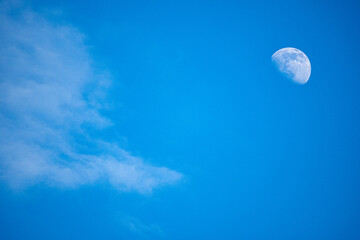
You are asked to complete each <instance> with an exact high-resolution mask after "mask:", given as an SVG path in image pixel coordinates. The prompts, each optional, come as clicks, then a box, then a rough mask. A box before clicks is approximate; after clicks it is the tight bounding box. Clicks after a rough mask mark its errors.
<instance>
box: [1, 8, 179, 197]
mask: <svg viewBox="0 0 360 240" xmlns="http://www.w3.org/2000/svg"><path fill="white" fill-rule="evenodd" d="M10 10H13V9H11V8H9V6H7V7H6V8H4V7H0V35H1V38H0V92H1V95H0V174H1V178H2V179H3V180H5V181H6V182H8V183H9V184H10V185H11V186H13V187H25V186H29V185H33V184H36V183H45V184H48V185H51V186H58V187H77V186H80V185H83V184H93V183H95V182H99V181H107V182H109V183H110V184H112V185H113V186H115V187H116V188H118V189H119V190H122V191H132V190H135V191H138V192H141V193H146V192H151V191H152V189H154V188H156V187H159V186H162V185H167V184H174V183H177V182H178V181H179V180H180V179H181V178H182V175H181V174H180V173H178V172H176V171H173V170H170V169H168V168H165V167H155V166H152V165H149V164H146V163H144V161H143V160H142V159H141V158H139V157H134V156H132V155H131V154H130V153H128V152H126V151H125V150H123V149H121V148H119V147H118V146H116V144H113V143H106V142H104V139H94V138H91V137H89V136H88V134H87V129H88V127H89V126H91V127H92V128H95V129H101V128H105V127H110V126H111V125H112V123H111V121H110V120H108V119H106V118H105V117H103V116H102V115H101V114H100V111H101V108H102V104H101V103H100V102H99V101H97V97H98V96H100V95H101V93H103V92H104V91H105V90H106V86H108V85H109V78H108V77H107V74H104V73H98V71H96V70H94V67H93V63H92V59H91V56H90V55H89V54H88V50H87V47H86V45H85V44H84V36H83V35H82V34H81V33H80V32H79V31H78V30H77V29H75V28H73V27H70V26H64V25H56V24H54V23H51V22H50V21H47V20H46V19H44V18H42V17H41V16H39V15H38V14H36V13H35V12H33V11H29V10H27V11H19V10H17V13H16V14H13V15H10V14H9V11H10ZM84 142H85V144H84ZM87 144H91V145H92V147H93V149H95V150H96V151H95V152H98V154H89V153H88V151H85V150H82V151H79V150H78V147H77V146H81V148H86V145H87Z"/></svg>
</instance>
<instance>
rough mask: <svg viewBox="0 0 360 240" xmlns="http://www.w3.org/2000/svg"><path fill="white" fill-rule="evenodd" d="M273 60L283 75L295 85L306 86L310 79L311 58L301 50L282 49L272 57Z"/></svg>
mask: <svg viewBox="0 0 360 240" xmlns="http://www.w3.org/2000/svg"><path fill="white" fill-rule="evenodd" d="M271 60H272V61H273V63H275V65H276V67H277V69H278V70H279V71H280V72H281V73H283V74H284V75H285V76H286V77H287V78H289V79H291V80H292V81H293V82H295V83H298V84H305V83H307V81H308V80H309V78H310V74H311V65H310V61H309V58H308V57H307V56H306V55H305V53H303V52H302V51H300V50H299V49H296V48H291V47H287V48H282V49H280V50H278V51H276V52H275V53H274V54H273V55H272V57H271Z"/></svg>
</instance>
